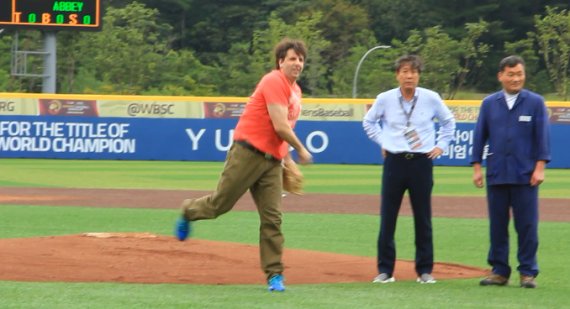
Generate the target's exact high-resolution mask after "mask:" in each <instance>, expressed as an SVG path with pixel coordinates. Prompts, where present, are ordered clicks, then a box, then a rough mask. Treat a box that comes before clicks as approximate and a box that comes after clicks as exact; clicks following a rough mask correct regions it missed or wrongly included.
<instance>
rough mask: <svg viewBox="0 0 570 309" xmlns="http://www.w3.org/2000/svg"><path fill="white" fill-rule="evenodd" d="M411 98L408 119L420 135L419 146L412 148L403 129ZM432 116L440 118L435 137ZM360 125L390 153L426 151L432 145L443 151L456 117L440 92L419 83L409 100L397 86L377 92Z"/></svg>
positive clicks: (450, 139) (453, 129)
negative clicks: (420, 85) (412, 97)
mask: <svg viewBox="0 0 570 309" xmlns="http://www.w3.org/2000/svg"><path fill="white" fill-rule="evenodd" d="M414 100H415V101H416V103H415V107H414V108H413V111H412V112H411V115H410V119H409V121H410V125H411V126H412V127H414V128H415V130H416V132H417V133H418V135H419V138H420V141H421V146H420V147H419V148H416V149H413V150H412V149H411V148H410V146H409V144H408V142H407V140H406V138H405V137H404V131H405V130H406V129H407V128H406V124H407V122H408V118H407V115H406V114H409V113H410V110H411V109H412V106H413V101H414ZM400 102H402V103H400ZM404 109H405V112H404ZM435 120H437V121H438V122H439V131H438V134H437V140H436V136H435V135H436V134H435ZM362 125H363V127H364V131H365V132H366V134H367V135H368V137H369V138H370V139H371V140H373V141H374V142H376V143H377V144H378V145H380V146H381V147H382V148H383V149H384V150H386V151H389V152H392V153H401V152H421V153H427V152H430V151H432V150H433V149H434V147H435V146H437V147H439V148H441V149H442V150H444V151H445V150H446V149H447V147H448V146H449V143H450V142H451V141H452V140H453V136H454V133H455V118H454V117H453V114H452V113H451V111H450V110H449V108H448V107H447V106H446V105H445V103H443V100H442V99H441V97H440V96H439V94H438V93H436V92H434V91H431V90H429V89H425V88H421V87H417V88H416V92H415V94H414V99H412V101H406V100H405V99H404V98H403V97H402V93H401V91H400V88H394V89H391V90H388V91H386V92H382V93H380V94H379V95H378V96H377V97H376V100H375V101H374V104H373V105H372V107H371V108H370V110H369V111H368V113H366V115H365V116H364V120H363V122H362Z"/></svg>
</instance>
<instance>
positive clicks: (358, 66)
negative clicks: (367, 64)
mask: <svg viewBox="0 0 570 309" xmlns="http://www.w3.org/2000/svg"><path fill="white" fill-rule="evenodd" d="M390 47H391V46H389V45H379V46H374V47H372V48H371V49H369V50H368V51H367V52H366V53H365V54H364V56H362V58H360V61H358V65H357V66H356V72H354V80H353V81H352V97H353V98H356V79H357V78H358V72H359V71H360V65H362V62H363V61H364V59H365V58H366V56H368V54H370V53H371V52H373V51H375V50H377V49H386V48H390Z"/></svg>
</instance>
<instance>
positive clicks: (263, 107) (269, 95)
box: [234, 70, 301, 159]
mask: <svg viewBox="0 0 570 309" xmlns="http://www.w3.org/2000/svg"><path fill="white" fill-rule="evenodd" d="M268 104H279V105H283V106H287V109H288V111H289V112H288V115H287V120H288V121H289V124H290V125H291V128H294V127H295V123H296V122H297V119H298V118H299V113H300V112H301V88H300V87H299V85H297V83H294V84H293V85H291V83H290V82H289V80H287V77H285V75H284V74H283V73H282V72H281V71H279V70H273V71H271V72H269V73H267V74H265V76H263V78H262V79H261V81H259V83H258V84H257V87H256V88H255V91H254V92H253V94H252V95H251V97H249V102H248V103H247V104H246V105H245V109H244V112H243V114H242V115H241V117H240V119H239V121H238V124H237V126H236V128H235V131H234V140H245V141H247V142H249V143H250V144H252V145H253V146H254V147H255V148H257V149H259V150H261V151H263V152H266V153H269V154H271V155H272V156H274V157H275V158H277V159H283V158H284V157H285V156H286V155H287V153H288V151H289V149H288V147H289V146H288V144H287V143H286V142H285V141H284V140H283V139H281V138H280V137H279V136H278V135H277V133H275V129H274V128H273V122H271V118H270V117H269V111H268V110H267V105H268Z"/></svg>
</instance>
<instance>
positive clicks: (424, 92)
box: [363, 55, 455, 283]
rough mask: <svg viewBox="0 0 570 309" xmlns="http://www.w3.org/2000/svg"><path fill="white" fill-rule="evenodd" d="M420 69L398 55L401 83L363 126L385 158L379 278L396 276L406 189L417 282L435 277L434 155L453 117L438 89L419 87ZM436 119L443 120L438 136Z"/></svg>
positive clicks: (445, 141) (381, 98)
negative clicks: (398, 227) (398, 223)
mask: <svg viewBox="0 0 570 309" xmlns="http://www.w3.org/2000/svg"><path fill="white" fill-rule="evenodd" d="M422 68H423V64H422V61H421V59H420V58H419V57H418V56H416V55H406V56H402V57H400V58H399V59H398V60H396V63H395V72H396V79H397V80H398V83H399V85H400V86H399V87H398V88H394V89H391V90H388V91H386V92H382V93H380V94H379V95H378V96H377V97H376V100H375V101H374V104H373V105H372V107H371V108H370V110H369V111H368V113H367V114H366V116H364V121H363V127H364V131H365V132H366V134H367V135H368V137H369V138H370V139H371V140H372V141H374V142H376V143H377V144H378V145H380V147H381V153H382V156H383V157H384V170H383V175H382V192H381V195H382V196H381V209H380V218H381V221H380V232H379V235H378V256H377V258H378V260H377V261H378V276H376V277H375V278H374V280H373V282H375V283H389V282H394V281H395V278H394V266H395V262H396V244H395V241H394V233H395V231H396V221H397V219H398V212H399V211H400V206H401V204H402V199H403V197H404V193H405V191H406V190H408V194H409V196H410V203H411V205H412V212H413V214H414V228H415V244H416V258H415V265H416V266H415V270H416V273H417V275H418V279H417V281H418V282H420V283H435V282H436V281H435V279H434V277H433V276H432V274H431V273H432V270H433V237H432V224H431V192H432V187H433V162H432V160H434V159H436V158H437V157H439V156H440V155H441V154H442V153H443V151H444V149H446V148H447V147H448V146H449V143H450V142H451V140H452V139H453V135H454V133H455V118H454V117H453V114H452V113H451V111H450V110H449V108H447V106H446V105H445V104H444V103H443V101H442V99H441V97H440V96H439V94H437V93H436V92H434V91H431V90H428V89H425V88H421V87H418V84H419V80H420V74H421V71H422ZM435 120H437V121H438V124H439V132H438V134H437V138H436V124H435Z"/></svg>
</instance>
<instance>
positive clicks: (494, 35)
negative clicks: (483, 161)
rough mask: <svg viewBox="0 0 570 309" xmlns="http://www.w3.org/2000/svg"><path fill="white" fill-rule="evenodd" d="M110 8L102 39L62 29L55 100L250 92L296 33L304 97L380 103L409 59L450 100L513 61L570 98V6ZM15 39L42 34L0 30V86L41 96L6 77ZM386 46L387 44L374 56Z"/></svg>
mask: <svg viewBox="0 0 570 309" xmlns="http://www.w3.org/2000/svg"><path fill="white" fill-rule="evenodd" d="M105 3H106V6H105V7H104V10H105V13H104V17H103V28H102V30H101V31H100V32H76V31H60V32H58V33H57V56H58V57H57V58H58V63H57V92H58V93H85V94H143V95H195V96H213V95H215V96H218V95H220V96H248V95H249V94H251V91H252V90H253V88H254V87H255V83H256V82H257V81H258V79H259V77H260V76H261V75H262V74H263V73H265V72H267V71H269V70H271V69H272V68H273V61H272V59H271V56H272V47H273V45H274V44H275V43H276V42H277V41H279V40H280V39H281V38H282V37H284V36H289V37H294V38H301V39H303V40H305V42H306V43H307V45H308V47H309V55H308V57H307V62H306V64H305V71H304V73H303V75H302V78H301V79H300V84H301V87H302V88H303V90H304V93H305V95H306V96H311V97H343V98H347V97H351V96H352V95H353V93H356V94H357V96H358V97H360V98H371V97H374V96H375V95H376V94H377V93H379V92H381V91H384V90H386V89H389V88H392V87H394V86H396V81H395V79H394V72H393V62H394V60H395V59H396V58H397V57H398V56H400V55H402V54H407V53H414V54H419V55H420V56H421V57H422V58H423V59H424V62H425V71H424V73H423V74H422V79H421V82H420V83H421V85H422V86H424V87H428V88H432V89H434V90H436V91H438V92H439V93H440V94H441V95H442V97H444V98H446V99H453V98H457V97H458V94H459V93H461V92H463V91H469V92H490V91H494V90H495V89H497V87H498V85H497V81H496V73H497V64H498V62H499V60H500V59H501V58H503V57H505V56H507V55H509V54H518V55H521V56H522V57H523V58H524V59H525V60H526V62H527V86H528V88H530V89H533V90H535V91H538V92H541V93H557V94H558V95H559V96H561V97H563V98H567V96H568V86H569V79H568V74H569V73H570V67H569V63H570V13H569V11H568V6H569V4H568V2H567V0H563V1H554V0H549V1H546V0H533V1H518V0H516V1H515V0H500V1H497V0H494V1H487V0H477V1H475V0H463V1H455V0H399V1H391V0H390V1H389V0H352V1H350V0H320V1H309V0H305V1H299V0H279V1H277V0H262V1H259V0H257V1H253V0H236V1H222V0H219V1H212V0H139V1H138V2H131V1H124V0H109V1H106V2H105ZM547 4H548V5H547ZM16 35H17V38H18V46H19V47H18V48H19V49H26V50H40V49H41V48H42V42H41V37H42V36H41V33H40V32H39V31H31V30H26V31H19V32H17V33H16V31H15V30H13V29H5V31H3V32H2V33H0V51H1V52H0V90H3V91H8V92H41V82H42V81H41V79H38V78H22V77H16V76H12V75H11V74H10V63H11V57H12V56H11V50H12V47H13V43H14V40H15V38H16ZM380 45H383V46H390V47H389V48H382V49H380V48H378V49H375V50H373V51H372V49H373V48H375V47H376V46H380ZM367 52H369V54H368V56H367V57H366V59H363V58H362V57H363V55H364V54H365V53H367ZM28 61H29V64H28V65H29V66H30V67H31V68H32V69H33V68H38V69H39V68H40V67H41V65H42V61H41V58H40V57H36V58H31V59H28ZM359 61H362V66H361V67H360V70H359V74H358V76H356V78H355V71H356V66H357V63H359ZM355 79H356V81H357V85H358V87H357V91H354V90H355V83H354V82H355Z"/></svg>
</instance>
